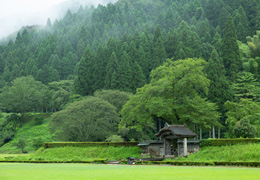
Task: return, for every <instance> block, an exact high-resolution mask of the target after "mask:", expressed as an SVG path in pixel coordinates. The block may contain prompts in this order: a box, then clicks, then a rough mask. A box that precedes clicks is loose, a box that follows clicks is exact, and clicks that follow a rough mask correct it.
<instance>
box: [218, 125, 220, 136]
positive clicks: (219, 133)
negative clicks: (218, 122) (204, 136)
mask: <svg viewBox="0 0 260 180" xmlns="http://www.w3.org/2000/svg"><path fill="white" fill-rule="evenodd" d="M218 139H220V128H218Z"/></svg>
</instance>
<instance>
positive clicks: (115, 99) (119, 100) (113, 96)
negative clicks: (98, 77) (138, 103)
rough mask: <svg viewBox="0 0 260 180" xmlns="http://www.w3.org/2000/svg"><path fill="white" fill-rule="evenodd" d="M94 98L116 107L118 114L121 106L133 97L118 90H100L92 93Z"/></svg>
mask: <svg viewBox="0 0 260 180" xmlns="http://www.w3.org/2000/svg"><path fill="white" fill-rule="evenodd" d="M94 96H95V97H98V98H100V99H103V100H105V101H108V102H109V103H110V104H112V105H113V106H115V107H116V110H117V112H120V111H121V110H122V108H123V105H124V104H125V103H126V102H127V101H128V100H129V99H130V97H132V96H133V94H132V93H129V92H124V91H119V90H101V91H96V92H95V93H94Z"/></svg>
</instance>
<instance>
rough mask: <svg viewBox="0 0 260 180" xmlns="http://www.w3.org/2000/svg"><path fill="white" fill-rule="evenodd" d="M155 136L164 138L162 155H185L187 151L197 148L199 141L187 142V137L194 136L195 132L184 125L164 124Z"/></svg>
mask: <svg viewBox="0 0 260 180" xmlns="http://www.w3.org/2000/svg"><path fill="white" fill-rule="evenodd" d="M155 136H156V137H158V138H163V139H164V150H163V153H164V154H163V155H174V156H187V155H188V152H190V153H191V152H194V151H195V149H196V148H197V149H198V148H199V141H196V142H194V141H189V142H188V138H195V137H196V136H197V134H195V133H194V132H192V131H191V130H190V129H189V128H188V127H186V126H185V125H170V126H166V127H164V128H163V129H161V130H160V131H159V132H158V133H157V134H155ZM178 140H183V141H178ZM188 144H189V147H188ZM191 144H193V146H191Z"/></svg>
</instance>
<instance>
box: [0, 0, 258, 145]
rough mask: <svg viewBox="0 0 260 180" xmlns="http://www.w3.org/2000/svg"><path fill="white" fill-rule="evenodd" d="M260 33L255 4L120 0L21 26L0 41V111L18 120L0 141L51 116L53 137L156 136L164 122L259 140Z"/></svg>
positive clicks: (3, 126)
mask: <svg viewBox="0 0 260 180" xmlns="http://www.w3.org/2000/svg"><path fill="white" fill-rule="evenodd" d="M258 30H260V0H250V1H244V0H131V1H128V0H119V1H118V2H117V3H115V4H108V5H107V6H102V5H99V6H98V7H97V8H95V7H93V6H92V7H88V6H86V7H82V6H81V7H80V8H79V10H78V11H77V12H71V11H70V10H68V11H67V13H66V15H65V16H64V18H63V19H61V20H56V21H54V22H51V20H50V19H48V20H47V23H46V26H44V27H40V26H30V27H29V26H27V27H24V28H22V29H21V30H20V31H19V32H18V33H17V36H16V38H15V39H13V40H10V39H9V40H4V41H2V42H1V43H0V88H1V90H0V93H1V94H0V100H1V101H0V106H1V110H2V112H7V113H18V114H16V115H14V114H12V115H10V116H8V117H6V118H2V119H4V120H1V122H0V141H1V142H2V143H6V142H8V141H10V140H11V139H12V137H13V136H14V132H15V130H16V129H17V128H19V127H21V126H22V125H23V123H24V121H25V120H26V113H28V112H30V113H53V115H52V117H51V122H50V125H49V126H50V131H51V132H52V133H53V134H54V135H55V138H56V139H58V140H70V141H103V140H105V139H106V138H108V137H109V136H112V135H119V136H121V137H124V138H125V139H126V140H131V139H135V140H140V139H147V138H154V137H153V134H154V133H155V132H156V127H157V126H158V127H161V126H162V125H163V124H164V123H166V122H167V123H169V124H171V123H182V124H183V123H186V124H187V125H188V126H190V127H192V128H193V129H194V130H195V131H196V132H199V129H201V130H203V132H204V133H205V132H207V134H206V135H207V136H209V133H208V131H209V130H210V131H211V130H212V128H213V129H214V128H220V130H221V132H223V133H222V134H221V137H256V136H257V137H259V136H260V126H259V125H260V124H259V123H260V122H259V120H260V113H259V112H260V102H259V101H260V99H259V98H260V80H259V78H260V31H258ZM129 99H130V100H129ZM128 100H129V101H128ZM126 102H127V103H126ZM125 103H126V104H125ZM124 104H125V105H124ZM121 110H122V111H121ZM17 116H18V117H17ZM84 117H85V118H84ZM97 132H98V133H97ZM100 132H102V133H100ZM219 135H220V134H219ZM212 136H213V137H214V136H215V135H214V133H213V134H212ZM210 137H211V134H210Z"/></svg>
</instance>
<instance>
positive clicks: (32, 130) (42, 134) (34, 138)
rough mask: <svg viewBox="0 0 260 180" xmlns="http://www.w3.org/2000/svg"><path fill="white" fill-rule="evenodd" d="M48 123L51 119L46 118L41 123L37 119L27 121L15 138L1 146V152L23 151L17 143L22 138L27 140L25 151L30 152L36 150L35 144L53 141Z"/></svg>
mask: <svg viewBox="0 0 260 180" xmlns="http://www.w3.org/2000/svg"><path fill="white" fill-rule="evenodd" d="M48 123H49V119H44V120H43V122H42V124H40V125H38V124H37V122H35V121H30V122H27V123H26V124H24V126H23V127H21V128H20V129H18V131H17V132H16V133H15V137H14V139H13V140H11V141H10V142H8V143H7V144H5V145H3V146H2V147H1V148H0V153H4V154H10V153H13V154H15V153H21V149H20V148H18V147H17V143H18V141H19V140H20V139H23V140H24V141H25V149H24V151H27V152H29V153H33V152H35V150H36V147H35V145H37V144H42V143H43V142H50V141H52V136H51V134H50V132H49V129H48Z"/></svg>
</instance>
